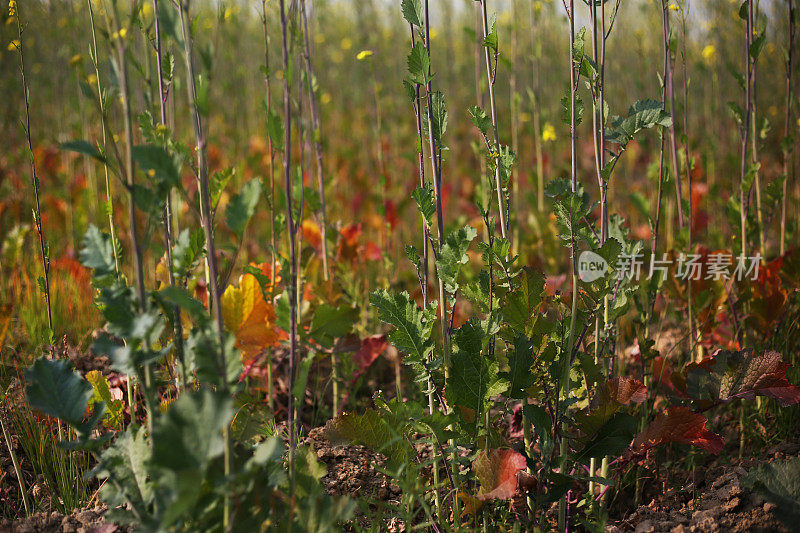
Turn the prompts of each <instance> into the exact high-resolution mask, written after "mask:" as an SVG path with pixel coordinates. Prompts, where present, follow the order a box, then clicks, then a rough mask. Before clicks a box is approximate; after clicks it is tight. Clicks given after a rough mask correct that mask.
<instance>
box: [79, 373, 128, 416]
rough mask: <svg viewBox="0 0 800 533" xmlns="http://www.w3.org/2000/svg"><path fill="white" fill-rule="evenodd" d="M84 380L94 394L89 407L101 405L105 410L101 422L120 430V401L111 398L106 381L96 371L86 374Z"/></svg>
mask: <svg viewBox="0 0 800 533" xmlns="http://www.w3.org/2000/svg"><path fill="white" fill-rule="evenodd" d="M86 380H87V381H88V382H89V383H90V384H91V385H92V388H93V389H94V392H93V394H92V399H91V400H90V405H94V404H98V403H102V404H105V408H106V410H107V412H106V415H105V417H104V419H103V422H104V423H105V424H107V425H108V426H109V427H111V428H114V429H117V430H121V429H123V427H124V425H125V424H124V417H123V410H124V408H123V405H122V400H117V399H114V398H112V396H111V385H110V384H109V382H108V379H106V377H105V376H104V375H103V374H101V373H100V371H98V370H92V371H91V372H87V373H86Z"/></svg>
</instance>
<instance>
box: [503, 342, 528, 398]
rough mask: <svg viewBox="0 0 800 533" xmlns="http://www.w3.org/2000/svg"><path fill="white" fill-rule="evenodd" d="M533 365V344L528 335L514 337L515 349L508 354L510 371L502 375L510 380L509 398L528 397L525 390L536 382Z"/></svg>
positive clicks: (507, 394)
mask: <svg viewBox="0 0 800 533" xmlns="http://www.w3.org/2000/svg"><path fill="white" fill-rule="evenodd" d="M532 366H533V344H532V343H531V341H529V340H528V338H527V337H525V336H523V335H520V336H517V337H514V349H513V351H511V352H510V353H509V355H508V367H509V371H508V372H503V373H501V375H502V376H503V377H504V378H505V379H507V380H508V392H507V393H506V396H508V397H509V398H526V397H527V394H526V393H525V390H526V389H527V388H529V387H532V386H533V385H535V384H536V378H535V376H534V375H533V371H532V370H531V367H532Z"/></svg>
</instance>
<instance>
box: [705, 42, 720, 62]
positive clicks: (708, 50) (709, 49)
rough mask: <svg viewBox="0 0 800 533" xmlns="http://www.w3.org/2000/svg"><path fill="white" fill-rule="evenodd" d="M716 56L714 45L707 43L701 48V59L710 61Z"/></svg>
mask: <svg viewBox="0 0 800 533" xmlns="http://www.w3.org/2000/svg"><path fill="white" fill-rule="evenodd" d="M716 57H717V47H716V46H714V45H713V44H707V45H706V46H705V47H704V48H703V59H705V60H706V61H708V62H711V61H713V60H714V59H716Z"/></svg>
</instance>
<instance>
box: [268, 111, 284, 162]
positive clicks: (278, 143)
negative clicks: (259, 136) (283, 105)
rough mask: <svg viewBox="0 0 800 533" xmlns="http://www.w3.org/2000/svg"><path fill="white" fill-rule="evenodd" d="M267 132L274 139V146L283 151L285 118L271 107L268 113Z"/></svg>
mask: <svg viewBox="0 0 800 533" xmlns="http://www.w3.org/2000/svg"><path fill="white" fill-rule="evenodd" d="M267 133H268V134H269V138H270V140H271V141H272V148H274V149H275V150H277V151H279V152H282V151H283V120H282V119H281V117H280V115H278V113H277V112H276V111H275V110H274V109H270V110H269V113H268V114H267Z"/></svg>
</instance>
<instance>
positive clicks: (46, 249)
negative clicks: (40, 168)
mask: <svg viewBox="0 0 800 533" xmlns="http://www.w3.org/2000/svg"><path fill="white" fill-rule="evenodd" d="M15 6H16V7H15V8H14V9H15V10H16V11H15V15H16V19H17V42H16V43H12V44H13V45H14V46H15V47H16V49H17V52H18V53H19V73H20V77H21V78H22V95H23V97H24V98H25V124H24V128H25V140H26V141H27V143H28V158H29V160H30V165H31V184H32V185H33V196H34V199H35V201H36V206H35V209H34V211H33V222H34V224H35V225H36V236H37V237H38V239H39V253H40V258H41V260H42V273H43V276H42V278H43V279H44V283H43V284H42V285H43V287H42V288H43V289H44V303H45V307H46V308H47V327H48V330H49V331H48V339H47V343H48V344H52V341H53V335H54V332H53V311H52V308H51V306H50V245H49V244H48V243H47V241H46V240H45V238H44V232H43V231H42V207H41V204H40V202H39V176H38V174H37V173H36V158H34V156H33V143H32V142H31V108H30V101H29V98H28V80H27V78H26V77H25V55H24V53H23V52H22V48H23V46H22V20H21V17H20V15H19V6H17V5H16V4H15Z"/></svg>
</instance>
